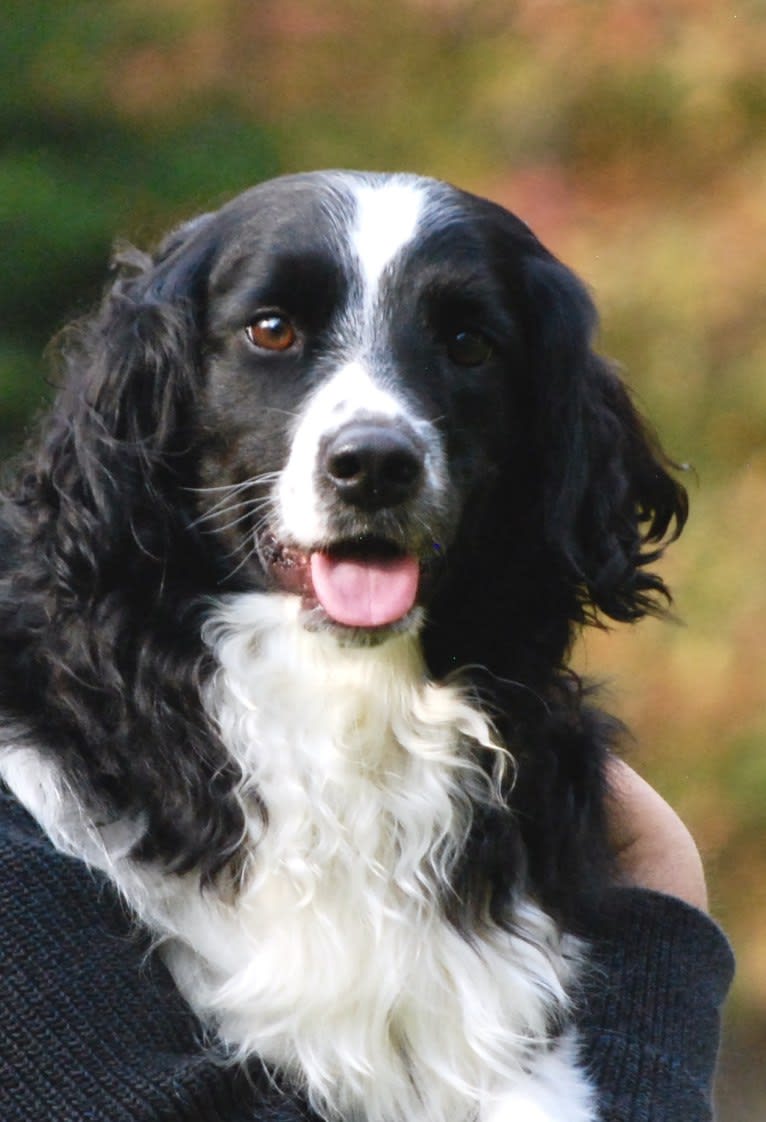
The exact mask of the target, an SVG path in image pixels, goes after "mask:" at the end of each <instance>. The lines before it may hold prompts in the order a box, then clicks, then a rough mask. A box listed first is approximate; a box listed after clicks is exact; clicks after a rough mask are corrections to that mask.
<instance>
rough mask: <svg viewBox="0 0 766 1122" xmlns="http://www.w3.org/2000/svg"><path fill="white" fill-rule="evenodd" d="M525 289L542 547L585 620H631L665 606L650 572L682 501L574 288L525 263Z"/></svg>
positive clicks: (572, 281) (585, 299)
mask: <svg viewBox="0 0 766 1122" xmlns="http://www.w3.org/2000/svg"><path fill="white" fill-rule="evenodd" d="M526 285H527V292H528V297H529V307H530V309H531V313H530V314H531V316H532V322H533V330H532V332H531V335H530V344H529V345H530V348H531V350H532V352H533V355H534V362H535V367H536V369H535V385H536V387H537V389H536V391H535V392H536V393H537V394H539V400H538V402H537V408H536V416H537V417H539V418H540V421H539V429H538V439H539V440H540V441H542V443H543V445H544V452H543V455H542V462H543V464H544V472H545V498H544V506H545V532H546V537H547V541H548V543H549V546H550V547H551V548H552V549H554V550H556V551H557V552H558V553H559V556H560V560H561V565H562V567H563V571H564V572H565V574H566V575H567V577H568V579H569V580H571V581H574V582H575V584H576V585H577V588H578V600H579V603H580V607H581V611H582V618H583V619H591V620H593V619H597V618H598V616H599V613H601V614H603V615H605V616H608V617H610V618H612V619H614V620H622V621H632V620H636V619H639V618H640V617H641V616H643V615H645V614H647V613H648V612H657V611H660V610H661V609H662V607H663V604H667V602H668V601H669V600H670V594H669V592H668V589H667V587H666V585H665V584H664V582H663V580H662V579H661V577H659V576H658V575H657V574H656V573H653V572H648V571H647V566H648V565H651V564H652V562H654V561H656V560H657V559H658V558H659V556H660V555H661V553H662V543H663V542H665V541H668V540H672V539H673V538H674V537H677V536H678V534H679V533H680V532H681V530H682V529H683V526H684V523H685V522H686V517H687V512H688V507H687V496H686V491H685V489H684V488H683V487H682V486H681V484H680V483H679V482H678V480H677V479H675V478H674V477H673V474H672V472H673V470H674V467H675V465H673V464H672V463H671V461H670V460H669V459H668V458H667V457H666V456H665V454H664V453H663V452H662V450H661V448H660V446H659V444H658V442H657V441H656V439H655V438H654V436H653V434H652V433H651V432H650V430H649V428H648V426H647V425H646V423H645V421H644V420H643V418H642V417H641V415H640V414H639V412H638V411H637V409H636V407H635V406H634V404H633V402H632V400H631V398H630V395H629V393H628V391H627V389H626V388H625V386H624V385H623V383H622V381H621V379H620V378H619V377H618V375H617V373H616V371H615V369H614V368H613V367H612V366H611V365H610V364H609V363H608V362H607V361H606V360H604V359H603V358H601V357H599V356H598V355H596V354H595V353H594V352H593V350H592V348H591V341H592V336H593V332H594V329H595V325H596V314H595V311H594V308H593V305H592V303H591V300H590V298H589V296H588V294H587V292H586V291H585V289H584V287H583V286H582V284H581V283H580V281H579V280H577V278H576V277H575V276H574V275H573V274H572V273H571V272H570V271H569V270H568V269H566V268H565V267H564V266H563V265H561V264H560V263H559V262H558V261H556V260H555V259H553V258H551V257H548V256H532V257H530V258H528V261H527V266H526Z"/></svg>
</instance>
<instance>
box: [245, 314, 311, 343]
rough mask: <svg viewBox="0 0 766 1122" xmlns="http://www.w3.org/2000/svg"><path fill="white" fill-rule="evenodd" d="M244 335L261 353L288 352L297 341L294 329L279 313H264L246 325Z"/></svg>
mask: <svg viewBox="0 0 766 1122" xmlns="http://www.w3.org/2000/svg"><path fill="white" fill-rule="evenodd" d="M245 334H246V335H247V337H248V339H249V340H250V342H251V343H252V344H253V346H254V347H258V348H259V350H262V351H289V350H290V347H292V346H294V345H295V343H296V342H297V340H298V333H297V331H296V330H295V327H294V326H293V324H292V323H291V322H290V320H289V319H288V318H287V316H283V315H282V314H281V313H280V312H264V314H263V315H260V316H258V318H257V319H254V320H253V322H252V323H249V324H248V325H247V327H246V328H245Z"/></svg>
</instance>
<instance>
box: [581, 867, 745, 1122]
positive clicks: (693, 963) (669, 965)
mask: <svg viewBox="0 0 766 1122" xmlns="http://www.w3.org/2000/svg"><path fill="white" fill-rule="evenodd" d="M587 932H588V935H589V936H590V939H591V944H592V951H593V969H592V971H591V973H590V976H589V979H588V983H587V986H586V994H585V999H584V1001H583V1002H582V1005H581V1013H580V1017H579V1023H580V1030H581V1034H582V1036H583V1041H584V1058H585V1060H586V1061H587V1064H588V1067H589V1070H590V1072H591V1075H592V1078H593V1079H594V1081H595V1083H596V1085H597V1086H598V1088H599V1091H600V1098H599V1101H600V1103H601V1116H602V1122H680V1120H682V1119H683V1122H709V1120H710V1119H711V1118H712V1117H713V1108H712V1088H713V1078H714V1074H715V1065H716V1059H717V1052H718V1045H719V1038H720V1014H721V1007H722V1005H723V1002H724V999H725V997H726V994H727V992H728V989H729V986H730V985H731V981H732V977H733V973H734V960H733V955H732V952H731V948H730V946H729V944H728V942H727V940H726V938H725V936H724V935H723V933H722V932H721V931H720V929H719V928H718V927H717V926H716V925H715V923H713V921H712V920H711V919H709V917H708V916H706V915H704V914H703V913H702V912H700V911H697V909H696V908H692V907H690V906H689V905H687V904H685V903H684V902H683V901H681V900H678V899H676V898H674V897H670V896H665V895H662V894H661V893H655V892H650V891H647V890H645V889H630V888H620V889H613V890H612V891H611V892H610V893H609V894H608V895H607V897H606V899H605V900H604V901H603V903H602V906H601V908H600V909H599V911H598V913H597V914H596V915H595V916H593V917H592V918H591V921H590V923H589V926H588V929H587Z"/></svg>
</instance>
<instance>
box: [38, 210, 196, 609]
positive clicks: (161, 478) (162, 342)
mask: <svg viewBox="0 0 766 1122" xmlns="http://www.w3.org/2000/svg"><path fill="white" fill-rule="evenodd" d="M208 220H209V216H203V217H202V218H201V219H197V220H195V221H193V222H192V223H190V224H187V225H185V226H184V227H182V228H181V229H180V230H178V231H176V232H175V233H173V234H172V235H170V237H169V238H168V239H166V241H165V242H164V243H163V245H162V246H161V247H160V250H159V251H158V253H157V254H156V255H155V257H153V258H152V257H149V256H147V255H145V254H141V253H138V252H137V251H135V250H123V251H121V252H120V254H119V255H118V257H117V259H116V267H117V269H118V274H117V277H116V279H115V281H114V283H113V284H112V285H111V287H110V288H109V290H108V291H107V293H106V294H105V297H104V299H103V301H102V303H101V306H100V307H99V308H98V309H97V311H96V312H95V313H94V314H93V315H92V316H91V317H89V318H87V319H85V320H82V321H80V322H78V323H75V324H74V325H72V326H71V327H69V328H67V329H65V331H64V332H62V335H61V336H60V339H59V341H58V352H59V354H58V359H59V372H60V381H61V388H60V390H59V393H58V397H57V400H56V402H55V403H54V406H53V409H52V411H51V413H50V416H49V419H48V422H47V425H46V427H45V429H44V430H43V433H42V440H41V441H40V443H39V447H38V452H37V457H36V461H37V462H36V464H35V475H36V479H37V485H38V488H39V492H38V493H39V496H40V498H41V499H42V501H43V507H44V508H45V507H47V508H48V509H49V510H50V511H52V520H53V522H54V524H55V535H54V539H55V541H56V542H57V543H58V544H59V547H60V548H61V550H62V556H61V557H60V558H59V559H58V563H57V566H56V567H57V571H58V573H59V576H60V578H61V580H62V583H63V584H64V585H67V584H68V585H70V587H71V590H72V591H74V590H75V586H79V588H80V589H84V588H87V587H88V585H89V582H92V581H93V580H94V579H95V578H96V577H97V576H98V574H97V573H96V572H95V567H96V564H97V563H98V564H99V565H100V568H101V570H102V571H105V570H106V568H107V567H108V566H109V565H110V564H112V563H113V561H114V557H115V555H122V556H124V554H125V552H126V549H128V550H130V549H132V550H135V547H136V545H137V546H138V548H139V550H140V551H141V552H143V553H144V554H145V556H147V557H151V556H160V555H161V553H162V547H163V541H164V540H165V539H167V537H168V527H167V525H166V526H164V527H163V524H162V519H163V516H164V515H168V517H172V516H173V511H172V508H173V506H174V504H173V503H170V502H169V501H168V491H169V489H171V485H172V481H173V479H174V477H175V476H176V475H177V473H178V472H177V469H178V466H179V464H180V461H181V460H182V458H183V456H184V453H185V451H186V448H187V444H188V438H189V431H188V411H189V405H190V401H191V400H192V393H193V389H194V386H195V384H196V381H197V378H198V373H199V372H198V364H199V348H198V346H197V343H198V335H199V329H198V324H197V318H198V317H197V307H198V305H199V300H198V295H199V293H198V289H199V286H200V284H201V283H202V281H203V279H204V275H205V265H206V261H207V258H208V256H209V252H210V240H209V239H208V238H206V237H205V229H206V227H207V225H208ZM150 496H151V501H148V500H149V497H150ZM163 498H164V499H165V502H164V503H163ZM160 539H162V540H160Z"/></svg>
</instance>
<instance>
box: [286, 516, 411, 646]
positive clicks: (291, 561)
mask: <svg viewBox="0 0 766 1122" xmlns="http://www.w3.org/2000/svg"><path fill="white" fill-rule="evenodd" d="M266 558H267V562H268V565H269V568H270V570H271V572H272V573H273V575H274V577H275V579H276V581H277V583H278V584H279V586H280V588H282V589H283V590H284V591H285V592H292V593H295V594H297V595H300V596H301V597H302V598H303V600H304V602H305V603H306V606H307V607H315V606H317V605H318V606H319V607H320V608H321V609H322V611H323V612H324V614H325V615H326V616H327V617H328V618H329V619H330V620H331V621H332V622H333V623H336V624H340V625H341V626H343V627H358V628H367V629H371V628H381V627H389V626H391V625H392V624H395V623H398V622H399V621H400V620H402V619H404V617H405V616H406V615H408V614H409V612H410V611H412V609H413V607H414V606H415V604H416V602H417V597H418V589H419V585H420V562H419V560H418V558H417V557H415V556H413V555H412V554H409V553H406V552H405V551H404V550H402V549H400V548H399V547H397V546H396V545H394V544H392V543H391V542H389V541H385V540H382V539H379V538H373V537H363V538H359V539H356V540H354V541H340V542H336V543H333V544H332V545H330V546H328V547H326V548H317V549H312V550H301V549H297V548H296V547H293V546H288V545H282V544H280V543H277V542H273V543H270V544H269V546H268V548H267V550H266Z"/></svg>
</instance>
